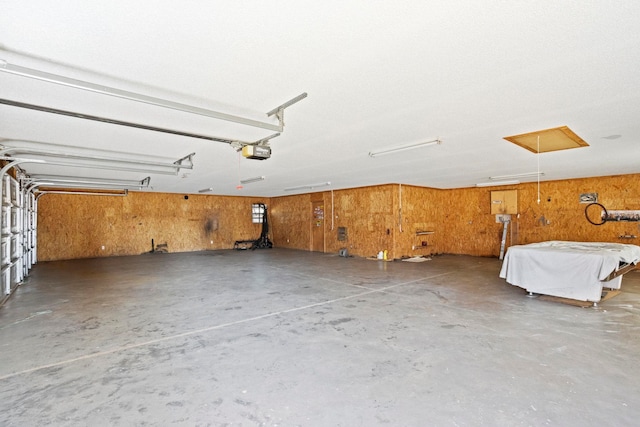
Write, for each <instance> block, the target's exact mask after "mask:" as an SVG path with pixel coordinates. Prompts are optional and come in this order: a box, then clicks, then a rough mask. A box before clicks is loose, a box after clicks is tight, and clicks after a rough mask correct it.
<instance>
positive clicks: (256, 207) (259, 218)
mask: <svg viewBox="0 0 640 427" xmlns="http://www.w3.org/2000/svg"><path fill="white" fill-rule="evenodd" d="M265 210H266V206H265V205H264V203H254V204H252V205H251V221H252V222H253V223H254V224H262V222H263V219H264V211H265Z"/></svg>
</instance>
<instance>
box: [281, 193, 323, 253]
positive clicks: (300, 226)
mask: <svg viewBox="0 0 640 427" xmlns="http://www.w3.org/2000/svg"><path fill="white" fill-rule="evenodd" d="M315 197H317V196H315ZM310 208H311V197H310V195H309V194H302V195H295V196H286V197H274V198H272V199H271V209H270V213H271V229H272V231H273V233H272V239H273V244H274V245H275V246H277V247H282V248H291V249H302V250H310V249H311V225H310V216H309V210H310Z"/></svg>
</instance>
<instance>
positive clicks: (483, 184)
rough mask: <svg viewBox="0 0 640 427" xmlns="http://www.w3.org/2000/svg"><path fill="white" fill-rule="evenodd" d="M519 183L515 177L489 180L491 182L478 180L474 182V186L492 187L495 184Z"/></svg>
mask: <svg viewBox="0 0 640 427" xmlns="http://www.w3.org/2000/svg"><path fill="white" fill-rule="evenodd" d="M513 184H520V181H518V180H517V179H512V180H505V181H491V182H479V183H477V184H476V187H492V186H495V185H513Z"/></svg>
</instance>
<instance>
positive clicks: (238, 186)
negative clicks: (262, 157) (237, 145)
mask: <svg viewBox="0 0 640 427" xmlns="http://www.w3.org/2000/svg"><path fill="white" fill-rule="evenodd" d="M240 160H242V155H241V154H240V151H238V185H236V190H242V189H243V188H244V187H243V186H242V183H241V182H240Z"/></svg>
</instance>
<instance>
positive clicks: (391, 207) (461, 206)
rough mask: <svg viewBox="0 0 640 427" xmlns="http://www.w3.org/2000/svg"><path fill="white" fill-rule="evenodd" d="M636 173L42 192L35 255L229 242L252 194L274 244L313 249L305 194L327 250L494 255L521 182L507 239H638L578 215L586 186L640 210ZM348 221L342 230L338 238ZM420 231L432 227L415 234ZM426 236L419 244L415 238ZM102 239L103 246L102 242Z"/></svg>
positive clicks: (240, 234) (629, 226)
mask: <svg viewBox="0 0 640 427" xmlns="http://www.w3.org/2000/svg"><path fill="white" fill-rule="evenodd" d="M639 183H640V175H639V174H634V175H623V176H612V177H598V178H585V179H575V180H565V181H550V182H542V183H541V184H540V203H538V202H537V199H538V186H537V184H536V183H527V184H518V185H513V186H502V187H490V188H475V187H474V188H462V189H453V190H438V189H432V188H425V187H416V186H408V185H399V184H387V185H379V186H371V187H361V188H352V189H344V190H334V191H333V192H332V191H325V192H320V193H311V194H301V195H294V196H285V197H274V198H271V199H267V200H265V199H260V198H251V197H223V196H211V195H189V199H188V200H185V199H184V195H180V194H159V193H130V194H129V196H128V197H99V196H68V195H52V194H49V195H46V196H44V197H43V198H41V199H40V201H39V215H38V221H39V222H38V256H39V259H40V260H54V259H72V258H86V257H98V256H111V255H131V254H140V253H143V252H148V251H150V250H151V239H154V241H155V243H156V244H160V243H167V244H168V247H169V251H170V252H184V251H195V250H205V249H228V248H232V247H233V243H234V242H235V241H236V240H248V239H255V238H257V237H258V236H259V235H260V231H261V225H260V224H253V223H252V222H251V204H252V203H257V202H263V203H266V204H267V205H268V206H269V214H270V215H269V216H270V225H271V227H270V228H271V239H272V240H273V242H274V245H275V246H276V247H284V248H293V249H301V250H310V249H311V221H312V209H311V206H312V202H314V201H322V202H323V204H324V209H325V215H324V232H325V239H324V240H325V241H324V243H325V245H324V247H325V251H326V252H329V253H338V252H339V251H340V249H341V248H347V249H348V250H349V253H351V254H353V255H356V256H362V257H370V256H374V255H376V254H377V253H378V252H379V251H381V250H385V249H386V250H388V251H389V256H390V257H391V258H400V257H409V256H415V255H430V254H439V253H450V254H467V255H477V256H498V254H499V251H500V239H501V235H502V224H501V223H499V222H496V218H495V215H492V214H491V197H490V196H491V191H493V190H509V189H515V190H517V191H518V212H519V213H518V215H513V216H512V223H511V226H510V228H509V233H508V236H507V237H508V239H507V244H508V245H512V244H526V243H533V242H540V241H546V240H575V241H603V242H622V243H633V244H640V239H639V238H638V237H635V238H631V239H629V238H621V237H620V236H640V223H638V222H607V223H605V224H604V225H602V226H594V225H592V224H590V223H589V222H587V220H586V218H585V216H584V209H585V206H586V204H583V203H580V195H581V194H583V193H598V200H599V202H600V203H602V204H603V205H605V207H607V208H608V209H615V210H640V185H638V184H639ZM339 227H345V228H346V231H347V240H345V241H340V240H338V229H339ZM420 231H433V232H434V233H433V234H428V235H417V234H416V233H417V232H420ZM423 241H424V242H426V246H422V242H423ZM102 246H104V247H105V249H104V250H103V249H102Z"/></svg>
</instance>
